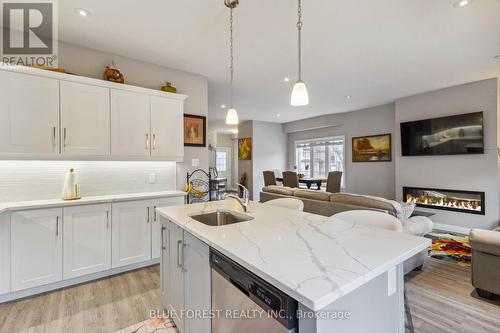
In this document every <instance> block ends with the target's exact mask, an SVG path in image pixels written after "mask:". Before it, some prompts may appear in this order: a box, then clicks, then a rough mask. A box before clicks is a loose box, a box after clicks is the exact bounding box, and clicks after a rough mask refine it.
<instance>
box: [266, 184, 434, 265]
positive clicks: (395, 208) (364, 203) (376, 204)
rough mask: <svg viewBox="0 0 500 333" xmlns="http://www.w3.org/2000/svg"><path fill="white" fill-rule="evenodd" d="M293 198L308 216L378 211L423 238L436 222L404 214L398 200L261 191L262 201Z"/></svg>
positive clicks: (416, 260) (417, 261) (418, 260)
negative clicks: (360, 210) (399, 221)
mask: <svg viewBox="0 0 500 333" xmlns="http://www.w3.org/2000/svg"><path fill="white" fill-rule="evenodd" d="M289 197H293V198H296V199H299V200H301V201H302V202H303V203H304V211H305V212H308V213H313V214H318V215H323V216H332V215H335V214H337V213H340V212H344V211H349V210H358V209H362V210H375V211H380V212H385V213H388V214H391V215H393V216H396V217H397V218H399V219H400V220H401V224H402V225H403V232H405V233H408V234H412V235H416V236H423V235H425V234H426V233H428V232H430V231H432V228H433V223H432V221H431V220H430V219H429V218H426V217H423V216H415V217H410V216H409V215H411V213H408V214H405V212H404V208H403V206H402V205H400V204H399V203H397V202H396V201H392V200H386V199H383V198H377V197H371V196H363V195H357V194H350V193H328V192H320V191H313V190H306V189H297V188H290V187H285V186H276V185H271V186H266V187H264V188H263V189H262V192H260V202H266V201H269V200H274V199H279V198H289ZM425 258H427V250H425V251H422V252H421V253H419V254H417V255H416V256H415V257H413V258H411V259H409V260H408V261H407V262H405V272H406V273H408V272H410V271H412V270H415V269H421V268H422V265H423V263H424V261H425Z"/></svg>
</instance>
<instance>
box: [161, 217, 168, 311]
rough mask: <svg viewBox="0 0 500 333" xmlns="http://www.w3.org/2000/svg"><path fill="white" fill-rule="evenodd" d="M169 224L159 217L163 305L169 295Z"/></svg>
mask: <svg viewBox="0 0 500 333" xmlns="http://www.w3.org/2000/svg"><path fill="white" fill-rule="evenodd" d="M170 225H171V223H170V222H169V221H168V220H166V219H163V218H160V228H161V229H160V231H161V233H160V235H161V240H160V243H161V256H160V292H161V295H162V299H163V303H164V305H166V304H168V302H167V299H168V298H169V297H170V286H169V282H170V274H169V272H170V227H169V226H170Z"/></svg>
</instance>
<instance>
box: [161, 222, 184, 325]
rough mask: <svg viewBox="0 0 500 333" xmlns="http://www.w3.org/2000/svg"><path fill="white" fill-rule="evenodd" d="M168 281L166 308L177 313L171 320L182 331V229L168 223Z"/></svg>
mask: <svg viewBox="0 0 500 333" xmlns="http://www.w3.org/2000/svg"><path fill="white" fill-rule="evenodd" d="M169 233H170V239H169V281H167V283H168V285H167V299H166V300H167V304H168V309H169V310H170V311H173V312H174V313H176V314H177V316H173V318H172V319H173V321H174V323H175V325H176V326H177V328H178V329H179V332H184V317H181V313H182V311H183V310H184V309H185V303H184V267H183V256H184V230H183V229H182V228H181V227H179V226H177V225H175V224H173V223H170V225H169Z"/></svg>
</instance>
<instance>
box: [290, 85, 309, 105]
mask: <svg viewBox="0 0 500 333" xmlns="http://www.w3.org/2000/svg"><path fill="white" fill-rule="evenodd" d="M290 104H292V105H293V106H303V105H308V104H309V93H308V92H307V87H306V84H305V83H304V81H302V80H299V81H297V82H296V83H295V85H294V86H293V90H292V98H291V101H290Z"/></svg>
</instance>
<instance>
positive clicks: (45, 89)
mask: <svg viewBox="0 0 500 333" xmlns="http://www.w3.org/2000/svg"><path fill="white" fill-rule="evenodd" d="M0 153H1V154H41V155H58V154H59V80H54V79H49V78H43V77H37V76H33V75H26V74H19V73H12V72H7V71H0Z"/></svg>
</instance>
